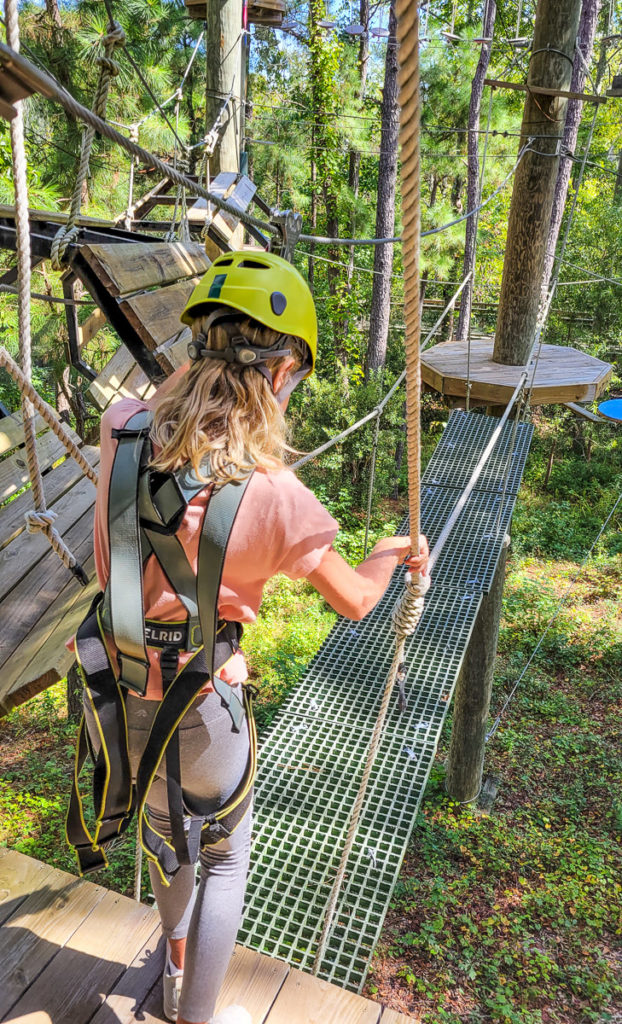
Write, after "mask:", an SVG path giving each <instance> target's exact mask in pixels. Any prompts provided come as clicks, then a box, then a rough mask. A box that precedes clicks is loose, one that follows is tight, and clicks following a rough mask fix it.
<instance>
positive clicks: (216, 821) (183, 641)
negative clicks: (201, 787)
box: [67, 410, 257, 884]
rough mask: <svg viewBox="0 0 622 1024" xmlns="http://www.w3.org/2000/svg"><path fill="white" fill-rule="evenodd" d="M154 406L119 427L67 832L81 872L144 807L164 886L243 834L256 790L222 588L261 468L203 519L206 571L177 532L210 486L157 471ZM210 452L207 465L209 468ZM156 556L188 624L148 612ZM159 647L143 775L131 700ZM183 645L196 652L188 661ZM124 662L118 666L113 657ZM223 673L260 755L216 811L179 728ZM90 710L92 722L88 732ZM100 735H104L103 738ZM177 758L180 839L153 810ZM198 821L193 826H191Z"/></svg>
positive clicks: (143, 820)
mask: <svg viewBox="0 0 622 1024" xmlns="http://www.w3.org/2000/svg"><path fill="white" fill-rule="evenodd" d="M150 429H151V414H150V413H149V412H148V411H146V410H145V411H142V412H139V413H136V414H135V415H134V416H132V417H131V418H130V419H129V420H128V422H127V423H126V425H125V426H124V427H123V428H122V429H119V430H113V433H112V436H113V438H114V439H116V440H117V451H116V454H115V458H114V462H113V466H112V471H111V476H110V489H109V499H108V531H109V541H110V577H109V580H108V584H107V586H106V589H105V591H104V592H103V594H102V593H100V594H98V595H97V597H96V598H95V600H94V601H93V603H92V605H91V607H90V609H89V612H88V614H87V616H86V618H85V619H84V621H83V622H82V623H81V625H80V626H79V628H78V631H77V634H76V642H75V646H76V658H77V661H78V666H79V670H80V673H81V676H82V679H83V683H84V693H85V708H86V712H85V715H86V717H83V719H82V722H81V725H80V731H79V736H78V742H77V746H76V760H75V770H74V780H73V787H72V793H71V798H70V805H69V811H68V815H67V839H68V842H69V843H70V845H71V846H73V847H74V848H75V851H76V855H77V858H78V865H79V868H80V872H81V873H82V874H83V873H85V872H89V871H94V870H97V869H98V868H101V867H105V866H106V864H107V863H108V861H107V856H106V848H107V847H108V846H110V844H112V843H113V842H114V841H116V840H118V839H119V837H121V836H122V835H123V834H124V832H125V831H126V829H127V827H128V825H129V823H130V821H131V819H132V817H133V815H134V813H136V815H137V818H138V837H139V843H140V846H141V848H142V849H143V850H144V852H145V854H146V856H147V858H148V859H149V860H150V861H152V862H153V863H154V864H156V865H157V867H158V870H159V872H160V875H161V877H162V880H163V882H164V884H168V882H169V880H170V878H171V877H172V876H173V875H174V874H175V873H176V871H177V870H178V868H179V866H180V865H181V864H192V863H194V862H195V861H196V859H197V857H198V854H199V850H200V848H201V847H203V846H211V845H215V844H216V843H219V842H221V841H222V840H223V839H224V838H226V837H227V836H229V835H231V833H232V832H233V831H234V830H235V828H236V827H237V825H238V824H239V823H240V821H241V820H242V818H243V817H244V814H245V813H246V811H247V809H248V807H249V805H250V802H251V798H252V786H253V780H254V776H255V766H256V746H257V743H256V732H255V725H254V719H253V714H252V697H253V690H252V688H251V687H249V686H245V687H243V689H242V697H240V696H239V695H238V693H239V691H238V688H237V687H231V686H229V684H228V683H226V682H225V681H224V680H223V679H221V678H220V676H219V672H220V670H221V669H222V668H223V666H224V665H225V664H226V662H227V661H228V660H229V658H230V657H231V656H232V655H233V654H234V653H235V651H237V649H238V647H239V638H240V635H241V626H240V624H239V623H236V622H225V621H222V620H219V618H218V593H219V589H220V582H221V578H222V569H223V564H224V558H225V552H226V549H227V543H228V540H229V536H230V533H231V529H232V527H233V523H234V521H235V517H236V514H237V511H238V509H239V506H240V502H241V500H242V498H243V496H244V493H245V491H246V487H247V486H248V483H249V480H250V475H249V476H247V477H246V478H245V479H244V480H243V481H241V482H238V481H234V482H230V483H227V484H224V485H223V486H219V487H213V489H212V492H211V494H210V497H209V501H208V504H207V510H206V512H205V516H204V519H203V525H202V528H201V535H200V540H199V554H198V566H197V572H196V574H195V572H194V570H193V568H192V566H191V565H190V563H189V561H188V559H187V557H186V554H185V551H184V549H183V547H182V544H181V541H180V539H179V537H178V534H177V531H178V529H179V527H180V524H181V521H182V519H183V516H184V514H185V511H186V508H187V506H188V503H189V502H190V501H191V500H192V498H194V497H196V496H197V495H198V494H199V493H200V492H201V491H203V490H205V488H206V486H210V485H209V484H207V485H206V483H205V481H204V480H200V479H199V477H198V476H197V475H196V473H195V472H194V470H193V469H192V468H190V467H189V466H188V465H186V466H183V467H182V468H181V469H179V470H176V471H175V472H174V473H162V472H159V471H157V470H154V469H150V468H149V462H150V459H151V454H152V449H151V442H150V440H149V432H150ZM209 470H210V466H209V460H205V461H204V463H203V465H202V467H201V472H202V475H203V474H204V475H205V476H206V477H209ZM151 556H153V557H154V558H155V559H156V561H157V563H158V564H159V566H160V568H161V569H162V571H163V572H164V573H165V575H166V576H167V578H168V580H169V582H170V584H171V586H172V587H173V589H174V590H175V592H176V594H177V596H178V599H179V600H180V601H181V603H182V604H183V606H184V608H185V609H186V613H187V617H186V619H185V620H182V621H175V622H160V621H156V620H152V619H145V616H144V604H143V570H144V568H145V565H146V563H147V560H148V559H149V558H151ZM149 648H157V649H158V650H159V662H160V667H161V671H162V688H163V697H162V700H161V702H160V703H159V705H158V709H157V711H156V714H155V717H154V720H153V724H152V727H151V732H150V734H149V739H148V741H147V745H146V748H145V750H144V752H143V755H142V758H141V761H140V764H139V766H138V769H137V776H136V780H135V783H133V781H132V777H131V771H130V761H129V750H128V732H127V718H126V708H125V705H126V699H127V694H128V693H129V692H132V693H135V694H140V695H143V694H144V693H145V691H146V688H147V680H148V676H149V669H150V661H149ZM181 652H189V653H190V654H191V657H190V659H189V660H188V661H187V662H186V663H185V664H184V665H183V666H182V667H180V666H179V656H180V653H181ZM115 663H116V666H115V668H114V669H113V665H114V664H115ZM208 679H209V680H211V682H212V685H213V687H214V690H215V691H216V693H217V694H218V696H219V697H220V699H221V701H222V703H223V706H225V707H226V708H227V710H228V711H229V714H230V716H231V722H232V728H233V730H234V731H235V732H239V731H240V730H241V729H242V728H243V727H244V726H245V724H246V726H247V727H248V730H249V740H250V754H249V761H248V765H247V769H246V772H245V774H244V777H243V779H242V781H241V783H240V785H239V786H238V788H237V790H236V791H235V792H234V793H233V795H232V796H231V797H230V799H229V800H227V802H226V803H225V805H224V806H223V807H221V808H220V809H218V810H217V811H216V812H215V813H213V812H212V811H210V812H209V813H208V811H207V810H206V809H205V808H202V807H201V806H198V805H196V803H193V805H192V806H189V805H188V804H187V802H186V800H185V797H184V792H183V780H182V777H181V768H180V753H179V733H178V726H179V724H180V722H181V721H182V719H183V717H184V715H185V713H186V712H187V711H188V709H189V708H190V706H191V704H192V702H193V701H194V699H195V698H196V697H197V696H198V694H199V693H200V691H201V690H202V689H203V687H204V686H205V683H206V681H207V680H208ZM87 718H88V721H89V724H90V729H87V721H86V719H87ZM94 737H98V741H99V742H98V743H95V741H94ZM88 754H90V755H91V758H92V761H93V764H94V772H93V800H94V808H95V814H96V823H95V827H94V829H93V830H92V831H91V830H90V829H89V828H88V827H87V825H86V821H85V815H84V804H83V798H82V795H81V792H80V786H79V775H80V771H81V769H82V766H83V765H84V763H85V761H86V758H87V755H88ZM163 758H165V764H166V775H167V791H168V802H169V814H170V821H171V831H172V841H170V842H169V841H168V840H167V839H166V838H165V837H164V836H162V835H160V834H159V833H158V832H156V830H155V829H153V828H152V827H151V825H150V823H149V819H148V817H147V814H146V804H147V799H148V796H149V790H150V788H151V785H152V783H153V780H154V778H155V775H156V772H157V770H158V766H159V765H160V762H161V761H162V759H163ZM188 818H189V819H190V824H189V830H188V831H187V832H186V830H185V824H186V823H187V820H188Z"/></svg>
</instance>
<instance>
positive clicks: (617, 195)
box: [613, 149, 622, 203]
mask: <svg viewBox="0 0 622 1024" xmlns="http://www.w3.org/2000/svg"><path fill="white" fill-rule="evenodd" d="M613 201H614V203H622V149H621V150H620V155H619V156H618V173H617V175H616V183H615V185H614V189H613Z"/></svg>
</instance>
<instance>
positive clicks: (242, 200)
mask: <svg viewBox="0 0 622 1024" xmlns="http://www.w3.org/2000/svg"><path fill="white" fill-rule="evenodd" d="M256 191H257V186H256V185H255V184H254V183H253V182H252V181H251V180H250V178H247V177H246V176H245V175H243V176H242V177H241V178H240V180H239V181H238V183H237V184H236V186H235V188H234V190H233V192H232V193H231V195H230V196H229V197H228V198H227V202H228V203H230V204H231V206H235V207H236V209H238V210H242V211H244V210H247V209H248V206H249V204H250V202H251V200H252V198H253V196H254V195H255V192H256ZM221 220H223V221H224V222H225V224H227V226H228V227H229V228H230V229H231V231H232V232H233V231H235V229H236V228H237V226H238V224H239V223H240V222H239V220H238V218H237V217H235V216H234V215H233V214H232V213H229V211H228V210H221V211H220V214H219V216H218V217H217V218H216V219H215V221H214V224H215V226H218V225H217V224H216V221H218V223H220V221H221Z"/></svg>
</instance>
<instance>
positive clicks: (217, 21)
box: [205, 0, 243, 177]
mask: <svg viewBox="0 0 622 1024" xmlns="http://www.w3.org/2000/svg"><path fill="white" fill-rule="evenodd" d="M205 53H206V106H205V109H206V118H205V120H206V125H207V130H208V131H209V129H210V128H211V127H212V125H213V123H214V121H215V120H216V118H217V117H218V114H219V113H220V110H221V109H222V105H223V103H224V101H225V99H226V98H227V96H228V95H229V90H230V89H231V86H232V84H233V95H232V97H231V101H230V103H229V105H228V107H227V112H226V122H225V126H224V128H223V129H222V131H221V133H220V145H219V146H217V147H216V150H215V152H214V154H213V155H212V156H211V157H210V174H211V176H212V177H214V176H215V175H216V174H218V173H219V172H220V171H238V170H239V167H240V163H239V160H240V131H241V118H240V111H241V102H242V101H241V99H240V97H241V95H242V93H241V90H242V87H243V82H242V53H243V47H242V0H207V4H206V12H205Z"/></svg>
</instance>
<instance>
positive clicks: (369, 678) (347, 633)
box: [240, 411, 532, 991]
mask: <svg viewBox="0 0 622 1024" xmlns="http://www.w3.org/2000/svg"><path fill="white" fill-rule="evenodd" d="M497 425H498V420H495V419H494V418H492V417H487V416H483V415H481V414H479V413H468V414H467V413H464V412H460V411H456V412H454V413H453V414H452V416H451V418H450V421H449V424H448V425H447V427H446V429H445V431H444V433H443V435H442V438H441V441H440V443H439V445H438V447H437V449H436V451H435V453H434V455H433V457H432V460H431V462H430V464H429V466H428V469H427V470H426V472H425V474H424V476H423V480H422V506H421V528H422V530H423V532H424V533H426V534H427V535H428V536H429V537H430V539H431V541H432V544H433V543H434V540H435V538H436V537H438V536H439V534H440V533H441V531H442V529H443V526H444V524H445V523H446V521H447V519H448V518H449V516H450V515H451V512H452V510H453V508H454V506H455V504H456V501H457V500H458V498H459V497H460V494H461V492H462V488H463V486H464V484H465V483H466V482H468V479H469V476H470V472H472V470H473V468H474V467H475V466H476V465H477V463H478V461H479V459H480V457H481V455H482V453H483V452H484V450H485V448H486V446H487V444H488V442H489V440H490V438H491V436H492V434H493V433H494V431H495V429H496V427H497ZM512 433H513V425H512V423H507V424H506V425H505V427H504V428H503V431H502V433H501V437H500V438H499V441H498V443H497V446H496V448H495V450H494V451H493V453H492V454H491V456H490V458H489V460H488V463H487V464H486V467H485V469H484V471H483V472H482V474H481V475H480V478H479V480H478V481H477V484H476V487H475V489H474V491H473V493H472V494H471V497H470V498H469V501H468V502H467V505H466V507H465V509H464V511H463V512H462V514H461V516H460V518H459V520H458V522H457V524H456V527H455V530H454V531H453V533H452V535H451V537H450V539H449V540H448V541H447V543H446V545H445V547H444V548H443V551H442V552H441V555H440V556H439V559H438V562H437V564H436V569H435V573H434V581H433V586H432V588H431V590H430V592H429V594H428V596H427V597H426V608H425V611H424V613H423V617H422V619H421V622H420V624H419V627H418V630H417V634H416V636H415V637H414V638H412V637H411V638H409V639H408V640H407V641H406V685H405V689H406V697H407V709H406V712H405V713H404V714H402V715H401V714H400V712H399V709H398V706H397V701H393V702H391V706H390V708H389V713H388V716H387V723H386V727H385V731H384V735H383V738H382V740H381V744H380V749H379V752H378V756H377V758H376V762H375V765H374V768H373V771H372V774H371V778H370V783H369V789H368V792H367V797H366V800H365V803H364V806H363V810H362V815H361V818H360V822H359V826H358V829H357V834H356V838H355V842H354V846H353V851H352V854H351V856H350V857H349V859H348V864H347V870H346V874H345V879H344V883H343V887H342V890H341V894H340V896H339V900H338V903H337V909H336V913H335V917H334V922H333V926H332V929H331V932H330V936H329V939H328V945H327V948H326V953H325V955H324V957H323V959H322V963H321V966H320V970H319V976H320V977H322V978H325V979H327V980H329V981H334V982H337V983H338V984H340V985H342V986H344V987H346V988H349V989H353V990H358V991H360V989H361V988H362V986H363V983H364V980H365V975H366V973H367V970H368V967H369V964H370V961H371V957H372V953H373V950H374V946H375V944H376V942H377V940H378V936H379V934H380V930H381V928H382V922H383V920H384V915H385V913H386V910H387V908H388V905H389V901H390V899H391V895H392V892H393V886H394V885H395V882H396V880H397V877H398V874H399V870H400V867H401V863H402V858H403V856H404V852H405V850H406V846H407V843H408V839H409V836H410V833H411V831H412V828H413V824H414V822H415V818H416V814H417V810H418V808H419V804H420V802H421V798H422V796H423V793H424V790H425V786H426V783H427V780H428V776H429V773H430V769H431V767H432V764H433V761H434V756H435V753H436V748H437V745H438V741H439V737H440V734H441V730H442V727H443V723H444V721H445V717H446V714H447V709H448V707H449V704H450V699H451V695H452V693H453V688H454V685H455V682H456V679H457V677H458V672H459V670H460V666H461V663H462V659H463V656H464V652H465V650H466V646H467V643H468V640H469V637H470V634H471V630H472V628H473V624H474V622H475V618H476V615H477V612H478V609H479V606H480V602H481V596H482V593H486V592H487V591H488V589H489V587H490V584H491V581H492V577H493V575H494V571H495V569H496V565H497V561H498V558H499V553H500V550H501V545H502V543H503V537H504V535H505V530H506V527H507V525H508V524H509V521H510V519H511V514H512V510H513V507H514V503H515V501H516V492H517V490H518V486H519V484H520V478H521V475H522V472H523V469H524V466H525V461H526V458H527V454H528V451H529V442H530V439H531V435H532V427H531V426H530V425H527V424H520V425H519V426H518V429H517V431H516V438H515V448H514V452H513V453H511V454H510V453H509V452H508V446H509V444H510V441H511V437H512ZM508 454H510V465H511V473H510V475H509V485H508V487H507V490H506V492H505V498H504V501H503V509H502V518H501V526H500V529H499V530H497V529H496V524H497V514H498V508H497V506H498V501H496V500H495V499H497V498H501V497H502V496H503V487H504V478H505V474H506V466H507V463H508ZM452 474H453V476H452ZM401 532H402V533H407V532H409V523H408V520H407V519H406V520H405V521H404V523H403V524H402V530H401ZM402 590H403V577H402V572H401V571H398V572H396V574H395V576H394V578H393V581H392V583H391V585H390V587H389V590H388V591H387V593H386V595H385V597H384V598H383V600H382V601H381V602H380V604H379V605H378V606H377V607H376V608H375V609H374V611H373V612H372V613H371V614H370V615H369V616H368V617H367V618H366V619H365V620H364V621H363V622H350V621H349V620H347V619H340V620H339V621H338V622H337V624H336V626H335V627H334V629H333V631H332V632H331V634H330V635H329V637H328V638H327V640H326V641H325V643H324V644H323V645H322V647H321V649H320V651H319V652H318V654H317V655H316V657H315V658H314V659H313V661H312V662H311V664H310V665H309V667H308V669H307V671H306V673H305V675H304V676H303V678H302V680H301V682H300V683H299V684H298V686H297V687H296V689H295V690H294V692H293V693H292V694H291V696H290V697H289V698H288V700H287V701H286V703H285V705H284V706H283V708H282V709H281V711H280V713H279V714H278V716H277V718H276V719H275V721H274V724H273V726H272V727H271V729H270V731H269V732H268V733H267V735H266V736H265V737H264V740H263V744H262V750H261V755H260V759H259V763H260V768H259V774H258V779H257V787H256V805H255V832H256V837H255V840H254V843H253V852H252V862H251V870H250V875H249V882H248V888H247V910H246V915H245V918H244V921H243V924H242V929H241V932H240V937H241V941H242V942H243V943H244V944H245V945H248V946H251V947H252V948H253V949H258V950H261V951H262V952H265V953H268V954H272V955H275V956H278V957H280V958H281V959H284V960H287V961H288V962H289V963H292V964H295V965H296V966H298V967H301V968H303V969H306V970H310V969H311V966H312V964H313V961H314V959H315V955H316V951H317V944H318V939H319V936H320V932H321V929H322V924H323V920H324V917H325V914H326V907H327V901H328V898H329V894H330V891H331V888H332V885H333V881H334V877H335V872H336V870H337V866H338V864H339V860H340V857H341V852H342V849H343V845H344V842H345V837H346V834H347V831H348V824H349V821H350V817H351V808H352V801H353V800H354V797H355V794H356V793H357V790H358V788H359V783H360V779H361V773H362V770H363V762H364V760H365V753H366V750H367V747H368V745H369V742H370V738H371V735H372V733H373V730H374V725H375V722H376V719H377V715H378V704H379V702H380V700H381V695H382V692H383V689H384V682H385V679H386V676H387V672H388V670H389V666H390V664H391V660H392V657H393V652H394V646H395V642H394V638H393V635H392V632H391V612H392V609H393V606H394V604H395V602H396V600H397V598H398V597H399V595H400V594H401V592H402ZM370 850H373V851H374V856H373V857H370V855H369V851H370ZM374 862H375V863H374Z"/></svg>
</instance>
